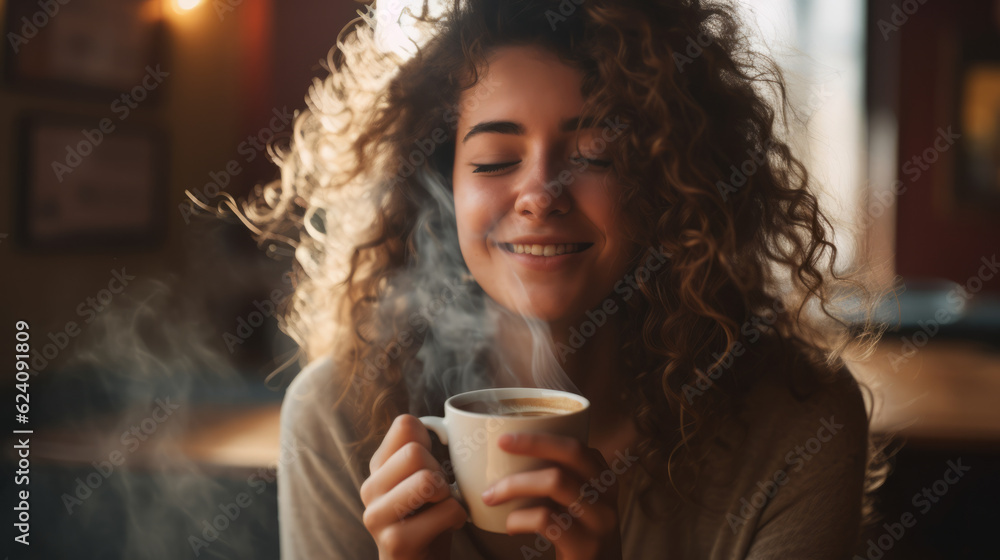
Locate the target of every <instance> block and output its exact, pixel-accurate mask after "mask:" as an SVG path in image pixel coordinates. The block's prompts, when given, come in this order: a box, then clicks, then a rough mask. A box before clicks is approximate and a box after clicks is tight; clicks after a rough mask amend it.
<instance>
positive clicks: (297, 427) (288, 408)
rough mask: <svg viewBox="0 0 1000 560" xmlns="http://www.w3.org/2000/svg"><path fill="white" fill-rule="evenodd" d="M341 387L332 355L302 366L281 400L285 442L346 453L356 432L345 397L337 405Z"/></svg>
mask: <svg viewBox="0 0 1000 560" xmlns="http://www.w3.org/2000/svg"><path fill="white" fill-rule="evenodd" d="M341 390H342V383H341V379H340V376H339V375H338V371H337V367H336V362H335V360H334V359H333V357H332V356H330V355H327V356H322V357H320V358H317V359H315V360H313V361H311V362H309V363H308V364H307V365H306V366H305V367H304V368H302V370H301V371H300V372H299V373H298V375H296V376H295V378H294V379H293V380H292V382H291V383H290V384H289V385H288V388H287V390H286V391H285V396H284V398H283V399H282V401H281V435H280V437H281V439H282V441H283V442H286V443H288V442H294V444H296V445H299V446H304V447H306V448H308V449H310V450H312V451H316V452H319V453H321V454H323V455H326V456H331V455H335V453H334V452H338V453H339V454H343V453H344V452H345V451H346V446H347V445H348V444H349V443H351V442H353V441H355V440H356V437H355V436H356V434H355V430H354V422H353V416H352V414H351V413H350V410H349V408H348V407H347V406H346V399H344V400H341V401H340V404H339V405H338V404H337V401H338V399H339V397H340V395H341Z"/></svg>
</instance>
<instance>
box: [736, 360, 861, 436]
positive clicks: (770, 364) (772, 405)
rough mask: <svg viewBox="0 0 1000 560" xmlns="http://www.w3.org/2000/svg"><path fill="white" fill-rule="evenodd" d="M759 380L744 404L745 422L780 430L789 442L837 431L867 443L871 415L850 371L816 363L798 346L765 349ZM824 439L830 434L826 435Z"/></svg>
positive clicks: (757, 374) (758, 367) (757, 363)
mask: <svg viewBox="0 0 1000 560" xmlns="http://www.w3.org/2000/svg"><path fill="white" fill-rule="evenodd" d="M754 368H755V369H756V370H757V371H756V372H755V375H754V376H753V377H754V381H753V384H752V386H751V387H750V388H748V390H747V392H746V394H745V397H744V399H743V404H744V419H748V420H749V419H752V420H753V421H754V422H755V423H762V424H767V425H769V426H771V427H774V428H779V427H780V430H778V431H777V432H775V433H776V434H782V435H783V437H784V439H790V438H796V437H801V436H805V435H807V434H808V433H814V432H819V433H820V434H821V435H823V434H824V432H825V431H831V430H836V434H833V435H838V436H840V435H846V436H847V437H846V438H843V439H850V440H853V441H854V442H855V445H856V446H857V445H859V444H858V443H857V442H860V441H867V437H868V413H867V409H866V406H865V400H864V397H863V395H862V392H861V388H860V386H859V384H858V382H857V380H856V379H855V377H854V375H853V374H852V373H851V371H850V370H849V369H848V368H847V367H846V366H842V365H841V366H837V367H830V366H826V365H824V364H817V363H815V362H813V361H810V360H808V359H806V357H805V356H804V355H803V354H802V353H801V352H800V351H798V350H796V349H795V347H794V346H787V347H783V348H778V347H774V346H772V347H767V348H762V349H761V351H760V352H759V353H758V355H757V360H755V364H754ZM824 437H825V435H824Z"/></svg>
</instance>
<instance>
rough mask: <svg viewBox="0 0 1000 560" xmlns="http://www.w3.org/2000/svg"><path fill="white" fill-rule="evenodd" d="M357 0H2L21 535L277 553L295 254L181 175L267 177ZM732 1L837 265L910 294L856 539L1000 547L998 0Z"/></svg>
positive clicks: (890, 345)
mask: <svg viewBox="0 0 1000 560" xmlns="http://www.w3.org/2000/svg"><path fill="white" fill-rule="evenodd" d="M370 4H371V3H369V5H367V6H366V4H365V3H361V2H355V1H351V0H322V1H321V0H282V1H281V2H278V1H277V0H17V1H12V0H7V1H0V6H2V11H0V14H2V17H3V20H2V21H3V36H4V41H3V44H2V46H0V49H2V51H3V55H2V77H3V79H2V82H0V185H2V195H0V283H2V284H0V287H2V290H0V293H2V297H0V310H2V317H3V322H2V325H0V332H2V336H3V340H5V341H7V342H4V343H3V347H4V348H5V350H4V356H5V358H4V359H5V360H6V359H8V358H7V356H10V361H8V362H5V363H7V364H10V363H13V361H14V358H13V354H11V353H10V352H8V349H10V348H12V347H13V345H14V343H15V341H16V340H17V336H18V332H19V331H22V332H24V331H26V332H29V333H30V337H31V351H30V352H31V353H30V364H31V367H32V371H31V372H30V376H29V377H28V380H27V381H24V383H23V384H20V385H19V384H18V380H17V379H16V376H15V374H14V373H11V374H10V375H7V376H5V381H4V383H2V384H0V394H2V400H3V402H6V403H15V404H29V405H30V406H29V407H27V408H26V409H25V410H27V413H26V414H25V417H24V418H18V416H17V414H20V411H17V413H16V414H15V413H11V414H12V415H13V419H12V421H13V423H14V424H13V427H12V428H11V429H12V430H15V429H16V430H32V433H31V434H24V435H22V434H12V432H11V430H8V431H7V432H6V433H5V440H9V441H7V442H6V443H5V444H4V447H3V452H2V457H3V463H4V477H3V478H4V483H3V499H2V502H0V503H2V504H4V505H3V507H4V508H7V507H8V506H7V505H6V504H11V507H16V506H17V505H18V504H19V503H20V498H19V496H18V492H20V491H21V490H24V489H30V500H29V508H30V509H29V510H28V511H29V515H30V523H31V531H30V537H29V538H30V542H31V545H30V549H31V551H32V553H33V557H35V558H68V557H70V556H73V557H83V558H157V559H159V558H164V559H166V558H171V559H172V558H195V557H205V556H207V557H211V558H239V559H250V558H277V557H278V527H277V507H276V484H275V472H276V469H277V468H279V467H280V465H281V463H282V461H283V460H294V456H293V455H291V456H289V455H288V454H284V453H282V450H281V449H280V447H279V443H278V411H279V405H280V401H281V398H282V396H283V391H284V389H285V387H287V385H288V382H289V381H290V379H291V378H292V377H293V376H294V374H295V373H296V372H297V370H298V367H299V364H297V363H292V364H291V366H290V367H288V368H287V369H285V370H283V371H281V372H280V373H278V374H276V375H273V376H271V375H269V374H271V373H272V372H273V371H275V370H276V369H278V367H279V366H280V365H282V364H284V363H286V362H288V361H289V360H290V359H292V358H293V356H294V351H295V345H294V344H293V343H292V342H291V340H290V339H288V337H286V336H285V335H283V334H282V333H281V332H280V331H279V330H278V325H277V321H276V319H275V310H276V309H279V308H280V305H281V304H282V303H283V302H284V301H285V299H286V298H287V297H288V295H289V294H290V293H291V290H292V288H291V285H290V283H289V282H288V278H287V277H286V276H284V273H285V272H286V271H287V270H288V269H289V268H290V266H291V262H290V255H289V253H288V251H287V249H282V248H280V247H268V246H264V247H258V246H257V244H256V243H255V242H254V241H253V240H252V239H251V237H250V235H249V234H248V231H247V229H246V227H245V226H243V225H242V224H241V223H240V222H239V221H238V220H237V219H236V218H234V217H232V216H231V215H230V217H228V218H224V219H220V218H217V217H212V216H207V215H206V214H205V213H204V212H200V211H199V210H198V209H197V208H196V207H195V205H193V204H192V203H191V202H190V200H189V199H188V198H187V197H186V196H185V194H184V191H185V190H190V191H191V192H192V193H193V194H194V195H195V196H196V197H198V198H199V199H200V200H202V201H203V202H205V203H206V204H210V205H215V204H217V203H218V202H220V201H222V200H224V198H223V195H222V194H220V193H229V194H231V195H232V196H234V197H236V198H237V199H240V198H243V197H245V196H246V195H247V194H248V193H250V192H251V190H252V189H253V188H254V187H255V185H258V184H261V183H265V182H268V181H270V180H272V179H275V178H277V176H278V173H277V168H276V167H275V166H274V165H273V164H271V163H270V162H269V160H268V158H267V145H268V144H269V143H271V142H272V141H277V142H281V141H283V140H282V139H287V137H288V136H289V134H290V131H291V119H292V118H293V115H294V113H295V112H296V111H298V110H301V109H303V108H304V107H305V102H304V97H305V95H306V90H307V88H308V87H309V85H310V84H311V83H312V80H313V79H315V78H317V77H320V78H321V77H323V76H324V75H325V74H326V70H325V68H324V64H325V59H326V56H327V54H328V51H329V50H330V48H331V47H333V46H334V45H335V43H336V40H337V35H338V32H339V31H340V30H341V29H342V28H343V27H344V26H345V25H347V24H348V22H350V21H352V20H355V19H359V18H361V19H363V17H368V18H371V17H373V14H372V12H371V6H370ZM743 5H744V7H745V12H746V16H747V20H748V21H750V22H752V24H753V25H754V26H755V30H756V32H757V34H758V37H759V39H758V40H759V41H760V42H761V46H762V47H763V48H766V49H767V50H768V51H769V52H771V53H772V55H773V56H774V57H775V58H776V59H777V60H778V62H779V63H780V64H781V65H782V67H783V69H784V71H785V72H786V78H787V80H788V82H789V85H790V89H789V95H790V97H791V99H792V101H793V102H794V103H795V106H796V107H797V108H798V112H797V114H796V115H795V116H794V118H792V119H790V120H789V123H788V124H789V130H790V133H791V134H792V135H793V138H794V140H795V141H794V144H795V148H796V149H798V150H799V152H800V155H802V156H803V157H804V158H805V159H806V161H807V163H808V165H809V168H810V170H811V172H812V173H813V174H814V177H815V179H816V180H817V181H818V187H819V188H820V189H821V190H822V192H823V202H824V204H826V206H827V208H828V209H829V211H830V214H831V216H832V218H833V220H834V222H835V225H836V227H837V245H838V248H839V249H840V255H839V261H838V262H839V264H840V266H841V267H842V268H844V269H848V268H850V267H851V266H852V265H853V264H854V263H856V262H859V261H858V259H860V258H865V259H868V261H869V262H870V263H872V266H874V267H875V271H876V272H877V281H878V282H881V283H882V284H883V285H893V286H895V287H896V294H897V295H898V298H897V299H893V300H892V301H891V302H889V304H887V305H886V307H885V308H884V309H883V310H882V313H883V314H882V318H883V319H884V320H886V321H888V322H890V323H891V324H892V325H893V326H892V329H891V331H890V332H889V333H888V334H887V336H886V337H885V339H884V340H883V341H882V343H881V344H880V346H879V348H878V350H877V351H876V353H875V354H874V355H873V356H870V357H868V358H867V359H864V360H857V361H855V362H852V364H851V365H852V368H853V369H854V371H855V372H856V374H857V375H858V377H859V378H861V379H862V380H863V381H865V383H866V384H868V385H869V386H870V387H871V388H872V389H873V392H874V393H873V395H874V403H875V417H874V427H875V429H876V430H879V431H881V432H887V433H888V432H891V433H895V434H897V436H898V437H897V444H896V445H894V447H893V448H892V449H893V452H894V455H893V458H892V474H891V475H890V477H889V479H888V481H887V482H886V484H885V485H884V486H883V487H882V488H881V490H880V492H879V508H880V510H881V512H882V517H883V519H882V521H880V522H879V523H878V524H877V525H876V526H874V527H873V528H872V530H871V531H870V535H869V536H867V537H866V540H867V542H866V543H865V545H864V546H863V547H862V548H861V549H859V550H858V551H857V554H858V556H857V557H862V558H869V559H876V558H886V559H891V558H908V559H945V558H947V559H952V558H998V557H1000V544H998V543H997V542H996V539H995V538H991V537H990V535H991V534H992V530H993V529H994V528H995V527H996V526H997V525H998V524H1000V514H998V513H997V509H996V507H995V506H994V504H995V503H996V502H997V498H1000V477H998V476H996V474H997V473H998V472H1000V353H998V343H1000V263H998V261H997V253H998V252H1000V251H998V250H1000V219H998V218H1000V1H997V0H755V1H747V2H743ZM19 321H23V322H24V323H18V322H19ZM24 393H27V394H28V395H29V397H30V401H29V402H28V403H25V402H24V401H25V399H24V398H21V399H20V400H16V399H18V397H17V395H18V394H24ZM8 410H9V409H8ZM19 437H29V438H30V472H25V473H23V475H27V476H29V477H30V485H28V486H25V485H23V484H22V482H18V481H17V478H16V477H15V475H10V476H8V474H9V473H15V472H16V471H17V470H18V468H19V467H18V460H19V457H18V448H17V447H15V445H16V444H17V438H19ZM10 438H13V439H10ZM957 473H960V474H961V475H962V476H960V477H959V476H957ZM12 482H14V483H13V484H12ZM7 511H8V512H9V513H7V514H5V515H7V516H9V517H8V518H7V519H8V521H7V522H6V523H4V524H3V525H4V526H5V527H6V529H5V530H7V531H12V533H11V534H10V536H8V537H6V538H5V539H4V547H5V548H7V547H13V546H15V545H13V544H10V543H13V542H14V540H13V539H14V537H15V536H17V535H19V534H20V532H19V529H18V528H17V527H16V526H14V525H13V524H14V523H17V520H18V517H19V516H21V517H22V518H23V515H22V514H21V513H20V512H18V511H16V510H15V511H12V510H10V509H8V510H7ZM910 521H912V523H909V522H910ZM904 522H905V523H904ZM900 527H901V528H902V529H903V530H900V529H899V528H900ZM16 546H17V547H19V548H11V549H10V552H9V554H11V556H12V557H15V558H16V557H20V556H19V555H20V554H22V553H23V550H22V548H23V547H20V545H16Z"/></svg>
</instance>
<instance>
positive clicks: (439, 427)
mask: <svg viewBox="0 0 1000 560" xmlns="http://www.w3.org/2000/svg"><path fill="white" fill-rule="evenodd" d="M420 423H421V424H423V425H424V427H425V428H427V429H428V430H430V431H432V432H434V433H435V434H437V437H438V439H439V440H441V443H443V444H444V445H448V425H447V424H445V420H444V418H441V417H440V416H421V417H420ZM449 460H450V459H449ZM448 489H449V490H450V491H451V497H452V498H455V499H456V500H458V503H459V504H461V505H462V507H463V508H465V510H466V511H468V509H469V508H468V506H467V505H466V504H465V500H464V499H463V498H462V492H461V491H460V490H459V489H458V481H457V480H456V481H455V482H452V483H451V484H449V485H448Z"/></svg>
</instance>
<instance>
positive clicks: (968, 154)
mask: <svg viewBox="0 0 1000 560" xmlns="http://www.w3.org/2000/svg"><path fill="white" fill-rule="evenodd" d="M960 49H961V50H960V53H961V54H960V56H959V64H958V73H957V77H958V84H957V88H956V89H957V95H956V102H957V106H956V108H955V113H956V115H955V116H956V117H957V122H960V123H961V128H960V134H961V138H960V139H959V141H958V151H957V158H956V166H955V198H956V201H958V202H959V203H960V204H962V205H963V206H966V207H970V208H979V209H983V208H986V207H989V208H991V209H993V210H996V209H997V208H1000V34H995V35H991V36H986V37H983V36H975V37H971V38H965V39H964V40H963V41H962V42H961V47H960Z"/></svg>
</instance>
